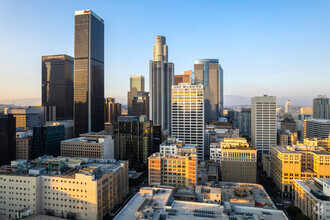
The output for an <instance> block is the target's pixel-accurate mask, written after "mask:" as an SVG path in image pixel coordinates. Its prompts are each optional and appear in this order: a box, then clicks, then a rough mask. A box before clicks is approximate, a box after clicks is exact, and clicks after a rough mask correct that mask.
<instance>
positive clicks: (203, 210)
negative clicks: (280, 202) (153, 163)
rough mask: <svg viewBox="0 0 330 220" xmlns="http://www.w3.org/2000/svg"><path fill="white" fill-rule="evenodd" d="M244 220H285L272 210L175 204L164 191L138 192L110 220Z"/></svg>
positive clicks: (164, 189) (153, 188) (215, 204)
mask: <svg viewBox="0 0 330 220" xmlns="http://www.w3.org/2000/svg"><path fill="white" fill-rule="evenodd" d="M205 189H207V188H205ZM215 190H216V189H215ZM216 191H217V192H216V193H215V194H214V195H218V196H220V195H219V194H218V190H216ZM205 196H206V194H205ZM217 198H218V197H217ZM206 200H207V199H206ZM247 218H248V219H267V220H268V219H269V220H271V219H276V220H287V219H288V218H287V217H286V215H285V214H284V212H283V211H280V210H276V209H268V208H255V207H244V206H234V207H231V206H230V204H225V206H222V205H220V204H217V203H207V202H206V201H205V202H192V201H178V200H176V199H174V196H173V190H172V189H169V188H164V187H144V188H141V189H140V191H139V192H138V193H136V194H135V195H134V197H133V198H132V199H131V200H130V201H129V202H128V203H127V205H126V206H125V207H124V208H123V209H122V210H121V211H120V212H119V213H118V215H117V216H115V218H114V219H115V220H126V219H155V220H161V219H176V220H187V219H195V220H202V219H219V220H229V219H247Z"/></svg>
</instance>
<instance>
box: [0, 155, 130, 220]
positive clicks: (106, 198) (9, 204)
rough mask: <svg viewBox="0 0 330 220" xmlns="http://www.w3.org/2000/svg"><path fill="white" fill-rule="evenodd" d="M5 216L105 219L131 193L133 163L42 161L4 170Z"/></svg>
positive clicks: (1, 205) (0, 175) (0, 207)
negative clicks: (24, 212)
mask: <svg viewBox="0 0 330 220" xmlns="http://www.w3.org/2000/svg"><path fill="white" fill-rule="evenodd" d="M0 186H1V187H2V190H0V212H1V214H2V217H4V218H5V219H10V220H11V219H17V218H16V216H15V215H16V213H17V212H18V211H19V210H22V209H23V208H28V209H30V210H31V214H45V215H51V216H56V217H61V218H66V219H88V220H90V219H93V220H102V219H103V217H104V216H105V215H106V214H107V213H109V212H110V211H111V210H112V209H113V208H114V207H115V206H116V205H117V204H119V203H120V202H121V201H122V199H124V197H125V196H126V195H127V194H128V164H127V161H116V160H103V159H91V158H67V157H57V158H55V157H41V158H38V159H36V160H34V161H31V162H30V163H27V162H26V161H21V160H18V161H12V162H11V165H6V166H2V167H1V168H0Z"/></svg>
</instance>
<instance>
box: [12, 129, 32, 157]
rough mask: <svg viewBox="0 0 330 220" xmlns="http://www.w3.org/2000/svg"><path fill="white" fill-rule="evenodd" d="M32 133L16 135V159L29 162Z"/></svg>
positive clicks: (25, 132) (18, 133)
mask: <svg viewBox="0 0 330 220" xmlns="http://www.w3.org/2000/svg"><path fill="white" fill-rule="evenodd" d="M32 138H33V132H32V131H24V132H17V133H16V159H17V160H30V158H31V153H32Z"/></svg>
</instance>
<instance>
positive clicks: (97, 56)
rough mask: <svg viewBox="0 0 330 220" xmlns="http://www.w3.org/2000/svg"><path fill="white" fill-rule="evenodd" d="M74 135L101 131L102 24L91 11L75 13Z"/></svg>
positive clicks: (102, 96) (102, 111) (102, 116)
mask: <svg viewBox="0 0 330 220" xmlns="http://www.w3.org/2000/svg"><path fill="white" fill-rule="evenodd" d="M74 41H75V47H74V121H75V135H76V136H79V134H82V133H87V132H92V131H96V132H97V131H101V130H103V129H104V24H103V20H102V19H101V18H100V17H99V16H97V15H96V14H95V13H94V12H92V11H91V10H82V11H76V12H75V40H74Z"/></svg>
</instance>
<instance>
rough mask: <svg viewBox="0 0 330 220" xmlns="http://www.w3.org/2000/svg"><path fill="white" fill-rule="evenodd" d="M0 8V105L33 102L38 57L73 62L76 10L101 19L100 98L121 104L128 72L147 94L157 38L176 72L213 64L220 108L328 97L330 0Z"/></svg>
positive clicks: (59, 2)
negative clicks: (262, 99)
mask: <svg viewBox="0 0 330 220" xmlns="http://www.w3.org/2000/svg"><path fill="white" fill-rule="evenodd" d="M0 9H1V13H0V30H1V31H0V42H1V43H0V103H6V102H11V103H12V100H24V99H27V100H34V102H39V103H40V102H41V101H40V97H41V56H43V55H54V54H68V55H70V56H74V52H73V51H74V12H75V11H76V10H83V9H91V10H93V11H94V12H95V13H96V14H98V15H99V16H100V17H101V18H103V20H104V21H105V95H106V97H116V99H117V100H119V101H120V102H122V103H126V96H127V92H128V90H129V75H133V74H141V75H144V76H145V81H146V86H145V87H146V88H147V90H148V87H149V85H148V82H149V81H148V80H149V77H148V75H149V60H151V59H152V50H153V49H152V47H153V45H154V43H155V37H156V36H157V35H164V36H166V41H167V45H168V50H169V61H170V62H174V65H175V74H183V71H185V70H188V69H193V64H194V60H195V59H203V58H214V59H219V62H220V64H221V66H222V68H223V70H224V93H225V100H224V102H225V106H226V105H229V104H233V102H237V101H234V100H241V101H242V102H249V100H250V97H252V96H258V95H263V94H268V95H275V96H277V97H278V100H279V104H284V102H285V100H286V99H287V98H288V99H291V101H292V104H293V105H311V104H312V99H313V98H314V97H316V96H317V95H327V96H330V40H329V39H330V1H329V0H318V1H311V0H290V1H288V0H267V1H265V0H230V1H228V0H214V1H210V0H203V1H201V0H199V1H197V0H180V1H177V0H173V1H172V0H167V1H159V0H150V1H146V0H139V1H136V0H132V1H125V0H122V1H109V0H98V1H91V0H90V1H85V0H71V1H67V0H56V1H55V0H48V1H44V0H30V1H25V0H0ZM235 104H239V103H235ZM241 104H248V103H241Z"/></svg>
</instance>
